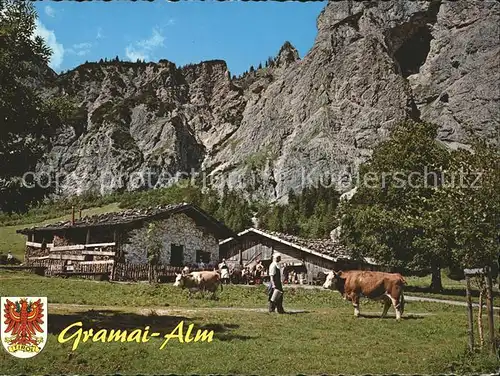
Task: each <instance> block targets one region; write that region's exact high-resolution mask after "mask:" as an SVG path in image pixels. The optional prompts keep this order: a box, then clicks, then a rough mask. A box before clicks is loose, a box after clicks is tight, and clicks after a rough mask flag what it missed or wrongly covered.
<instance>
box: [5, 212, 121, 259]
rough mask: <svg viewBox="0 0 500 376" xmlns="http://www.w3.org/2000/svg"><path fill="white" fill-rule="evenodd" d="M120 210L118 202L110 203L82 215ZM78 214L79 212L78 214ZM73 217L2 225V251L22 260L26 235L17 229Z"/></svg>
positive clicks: (66, 216)
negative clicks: (17, 231)
mask: <svg viewBox="0 0 500 376" xmlns="http://www.w3.org/2000/svg"><path fill="white" fill-rule="evenodd" d="M118 210H120V209H119V208H118V204H109V205H106V206H102V207H99V208H91V209H86V210H83V212H82V215H83V216H86V215H95V214H101V213H108V212H113V211H118ZM76 215H77V216H78V213H77V214H76ZM70 219H71V214H69V215H64V216H61V217H58V218H53V219H48V220H45V221H43V222H39V223H32V224H22V225H17V226H0V252H3V253H7V252H8V251H9V250H10V251H12V254H13V255H14V256H15V257H17V258H18V259H20V260H23V259H24V250H25V244H26V237H25V236H24V235H21V234H17V233H16V230H20V229H23V228H26V227H32V226H41V225H45V224H49V223H55V222H59V221H67V220H70Z"/></svg>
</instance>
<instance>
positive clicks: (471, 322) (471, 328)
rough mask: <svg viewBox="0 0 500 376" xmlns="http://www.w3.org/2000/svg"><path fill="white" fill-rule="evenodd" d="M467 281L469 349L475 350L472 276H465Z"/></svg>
mask: <svg viewBox="0 0 500 376" xmlns="http://www.w3.org/2000/svg"><path fill="white" fill-rule="evenodd" d="M465 281H466V282H467V285H466V288H465V293H466V296H467V321H468V322H469V350H470V351H474V318H473V315H472V297H471V294H470V277H469V276H468V275H466V276H465Z"/></svg>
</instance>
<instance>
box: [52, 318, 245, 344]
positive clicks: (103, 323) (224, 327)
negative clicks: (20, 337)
mask: <svg viewBox="0 0 500 376" xmlns="http://www.w3.org/2000/svg"><path fill="white" fill-rule="evenodd" d="M199 320H200V319H199V318H189V317H185V316H172V315H168V316H166V315H156V314H154V313H153V314H150V315H140V314H137V313H130V312H122V311H114V310H89V311H85V312H74V313H68V314H59V313H52V314H49V319H48V332H49V333H50V334H54V335H56V336H57V335H59V334H60V333H61V332H62V331H63V330H64V329H65V328H67V327H68V326H70V325H72V324H74V323H77V322H81V323H82V326H81V327H75V328H74V329H70V331H69V332H68V333H67V336H70V335H71V334H73V333H74V332H75V331H76V330H78V329H80V328H81V329H82V330H89V329H93V332H94V334H95V333H96V332H97V331H99V330H101V329H106V330H108V334H109V331H111V330H122V331H124V330H127V331H128V332H129V333H130V332H132V331H133V330H136V329H140V330H142V331H145V328H146V327H147V326H149V333H150V334H151V333H154V332H158V333H160V335H161V336H163V335H165V334H169V333H171V332H172V331H173V330H174V329H175V328H176V327H177V326H178V325H179V323H180V322H182V321H183V322H184V325H183V334H184V335H185V334H186V332H187V330H188V328H189V325H190V324H194V327H193V333H192V336H194V335H196V332H197V330H198V329H201V330H205V329H206V330H209V331H210V330H213V331H214V339H218V340H220V341H232V340H242V341H246V340H250V339H252V338H253V337H249V336H244V335H239V334H237V333H234V330H236V329H238V328H239V327H240V326H239V325H237V324H231V323H215V324H201V323H199ZM177 333H178V332H177V331H176V334H177Z"/></svg>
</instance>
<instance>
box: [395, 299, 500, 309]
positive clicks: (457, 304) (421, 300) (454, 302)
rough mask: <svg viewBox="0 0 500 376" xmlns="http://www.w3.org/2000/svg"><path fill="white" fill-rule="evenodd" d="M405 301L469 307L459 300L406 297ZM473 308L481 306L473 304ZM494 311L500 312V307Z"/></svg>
mask: <svg viewBox="0 0 500 376" xmlns="http://www.w3.org/2000/svg"><path fill="white" fill-rule="evenodd" d="M405 299H406V300H407V301H409V302H430V303H441V304H448V305H455V306H461V307H467V303H466V302H460V301H458V300H446V299H435V298H424V297H422V296H413V295H405ZM472 306H473V307H474V308H477V307H479V304H477V303H472ZM493 309H495V310H499V309H500V307H493Z"/></svg>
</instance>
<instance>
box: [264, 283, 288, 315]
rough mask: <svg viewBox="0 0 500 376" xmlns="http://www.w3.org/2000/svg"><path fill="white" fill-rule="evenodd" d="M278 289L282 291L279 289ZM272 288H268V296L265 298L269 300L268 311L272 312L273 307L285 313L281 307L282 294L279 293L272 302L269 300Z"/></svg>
mask: <svg viewBox="0 0 500 376" xmlns="http://www.w3.org/2000/svg"><path fill="white" fill-rule="evenodd" d="M280 291H283V289H281V290H280ZM273 292H274V289H273V288H272V287H269V288H268V294H267V295H268V298H267V300H268V301H269V312H274V310H275V309H277V310H278V313H285V310H284V309H283V295H281V296H280V297H279V298H278V299H276V300H275V301H274V302H272V301H271V297H272V296H273Z"/></svg>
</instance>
